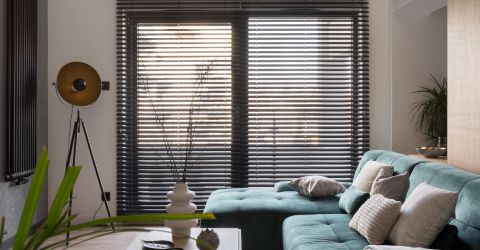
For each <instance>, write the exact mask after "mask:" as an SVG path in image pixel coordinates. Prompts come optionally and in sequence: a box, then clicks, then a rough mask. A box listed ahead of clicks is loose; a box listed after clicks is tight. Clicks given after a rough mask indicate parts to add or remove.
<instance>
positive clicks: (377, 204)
mask: <svg viewBox="0 0 480 250" xmlns="http://www.w3.org/2000/svg"><path fill="white" fill-rule="evenodd" d="M401 206H402V203H401V202H399V201H395V200H392V199H387V198H385V197H383V196H382V195H380V194H376V195H374V196H372V197H370V199H368V200H367V201H366V202H365V203H364V204H363V205H362V206H361V207H360V209H358V211H357V213H355V215H354V216H353V218H352V220H351V221H350V224H349V226H350V228H351V229H353V230H355V231H357V232H358V233H360V234H361V235H362V236H363V237H365V238H366V239H367V240H368V242H369V243H370V244H374V245H380V244H382V243H383V242H385V241H386V240H387V238H388V235H389V234H390V231H391V230H392V228H393V226H394V225H395V222H396V221H397V219H398V216H399V215H400V208H401Z"/></svg>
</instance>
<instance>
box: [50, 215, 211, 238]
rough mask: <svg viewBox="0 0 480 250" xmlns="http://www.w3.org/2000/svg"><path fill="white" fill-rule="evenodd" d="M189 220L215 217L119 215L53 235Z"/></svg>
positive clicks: (86, 223) (75, 226)
mask: <svg viewBox="0 0 480 250" xmlns="http://www.w3.org/2000/svg"><path fill="white" fill-rule="evenodd" d="M190 219H204V220H212V219H215V216H214V215H213V214H210V213H193V214H140V215H120V216H114V217H112V218H103V219H99V220H95V221H90V222H85V223H82V224H78V225H73V226H71V227H70V228H65V229H63V230H61V231H58V232H57V233H55V235H58V234H64V233H66V232H72V231H78V230H81V229H84V228H88V227H93V226H99V225H106V224H110V223H143V224H145V223H146V224H158V223H162V222H164V221H165V220H190Z"/></svg>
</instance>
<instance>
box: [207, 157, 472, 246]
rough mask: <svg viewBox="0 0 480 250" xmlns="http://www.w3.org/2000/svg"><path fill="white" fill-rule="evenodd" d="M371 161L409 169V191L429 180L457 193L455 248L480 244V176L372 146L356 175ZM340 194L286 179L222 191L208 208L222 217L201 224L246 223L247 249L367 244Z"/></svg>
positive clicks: (399, 169) (241, 225) (244, 238)
mask: <svg viewBox="0 0 480 250" xmlns="http://www.w3.org/2000/svg"><path fill="white" fill-rule="evenodd" d="M368 160H376V161H380V162H384V163H388V164H392V165H393V166H394V169H395V172H396V173H397V174H398V173H403V172H409V173H410V188H409V191H408V194H410V193H411V192H412V190H413V189H415V187H416V186H417V185H418V184H420V183H422V182H424V181H426V182H428V183H430V185H432V186H434V187H438V188H443V189H446V190H450V191H455V192H458V193H459V196H458V201H457V206H456V209H455V213H454V214H453V216H452V218H451V219H450V222H449V224H451V225H453V226H455V227H456V228H457V229H458V236H457V240H456V242H455V249H467V250H476V249H478V248H479V247H480V176H479V175H475V174H471V173H467V172H465V171H462V170H459V169H455V168H453V167H450V166H448V165H445V164H438V163H431V162H428V161H426V160H423V159H419V158H415V157H409V156H406V155H403V154H399V153H395V152H391V151H383V150H372V151H369V152H367V153H366V154H365V155H364V156H363V157H362V160H361V161H360V163H359V166H358V168H357V170H356V172H355V175H354V178H356V177H357V175H358V173H359V172H360V171H361V169H362V168H363V166H364V164H365V163H366V162H367V161H368ZM345 185H346V186H348V185H349V184H348V183H346V184H345ZM408 194H407V195H408ZM339 197H340V195H337V196H333V197H328V198H321V199H310V198H308V197H304V196H301V195H299V194H298V193H297V192H295V191H293V190H292V189H291V188H290V187H289V186H288V184H287V182H279V183H277V184H276V185H275V187H274V188H273V189H262V188H235V189H224V190H218V191H215V192H213V193H212V195H211V196H210V198H209V199H208V201H207V205H206V207H205V210H204V212H209V213H214V214H215V215H216V217H217V219H216V220H212V221H203V222H202V226H208V227H239V228H241V229H242V245H243V249H248V250H256V249H262V250H266V249H268V250H270V249H271V250H276V249H279V250H281V249H285V250H314V249H363V248H364V247H365V246H367V245H368V242H367V241H366V240H365V238H363V237H362V236H361V235H360V234H358V233H357V232H355V231H353V230H351V229H350V228H349V227H348V224H349V222H350V219H351V216H350V215H348V214H346V213H345V212H343V211H342V210H341V209H339V207H338V200H339Z"/></svg>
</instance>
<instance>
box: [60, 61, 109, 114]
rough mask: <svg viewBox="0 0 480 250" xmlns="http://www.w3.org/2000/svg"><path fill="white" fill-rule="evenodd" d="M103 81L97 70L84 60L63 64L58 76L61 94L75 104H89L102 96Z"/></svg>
mask: <svg viewBox="0 0 480 250" xmlns="http://www.w3.org/2000/svg"><path fill="white" fill-rule="evenodd" d="M101 85H102V82H101V80H100V76H99V75H98V73H97V71H96V70H95V69H94V68H93V67H92V66H90V65H88V64H86V63H82V62H71V63H67V64H65V65H63V67H62V68H61V69H60V71H59V72H58V76H57V90H58V93H60V96H61V97H62V98H63V99H64V100H65V101H67V102H68V103H70V104H73V105H75V106H87V105H89V104H92V103H94V102H95V101H96V100H97V99H98V97H99V96H100V91H101Z"/></svg>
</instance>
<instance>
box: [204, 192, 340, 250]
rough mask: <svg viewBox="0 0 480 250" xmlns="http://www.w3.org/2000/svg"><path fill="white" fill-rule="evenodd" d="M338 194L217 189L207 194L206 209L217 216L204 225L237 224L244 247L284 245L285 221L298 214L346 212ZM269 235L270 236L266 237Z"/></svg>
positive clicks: (273, 249)
mask: <svg viewBox="0 0 480 250" xmlns="http://www.w3.org/2000/svg"><path fill="white" fill-rule="evenodd" d="M338 200H339V196H331V197H323V198H308V197H305V196H302V195H300V194H298V193H297V192H296V191H284V192H275V191H274V190H273V189H272V188H269V189H267V188H233V189H224V190H217V191H215V192H213V193H212V194H211V195H210V197H209V198H208V201H207V205H206V206H205V209H204V212H206V213H213V214H215V217H216V219H215V220H205V221H202V226H203V227H237V228H240V229H241V230H242V246H243V249H249V250H256V249H259V250H260V249H262V250H264V249H272V250H277V249H282V222H283V220H284V219H285V218H287V217H289V216H291V215H296V214H318V213H321V214H343V213H345V212H343V210H341V209H340V208H339V207H338ZM266 239H268V240H266Z"/></svg>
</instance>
